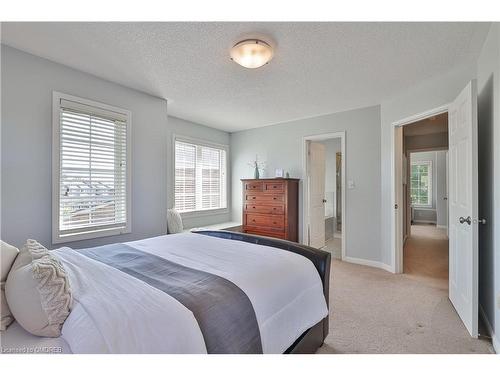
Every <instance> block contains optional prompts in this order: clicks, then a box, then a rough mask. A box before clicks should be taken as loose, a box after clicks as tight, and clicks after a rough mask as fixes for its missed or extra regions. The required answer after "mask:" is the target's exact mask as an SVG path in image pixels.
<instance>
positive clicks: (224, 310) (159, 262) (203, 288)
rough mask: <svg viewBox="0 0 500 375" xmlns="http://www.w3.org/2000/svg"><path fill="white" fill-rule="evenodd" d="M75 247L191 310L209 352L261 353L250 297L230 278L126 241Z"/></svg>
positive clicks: (257, 328) (258, 333)
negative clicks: (148, 250) (151, 252)
mask: <svg viewBox="0 0 500 375" xmlns="http://www.w3.org/2000/svg"><path fill="white" fill-rule="evenodd" d="M77 251H78V252H79V253H80V254H83V255H85V256H87V257H89V258H92V259H94V260H97V261H99V262H102V263H104V264H107V265H109V266H111V267H113V268H116V269H119V270H120V271H123V272H125V273H127V274H128V275H130V276H133V277H135V278H137V279H140V280H142V281H144V282H146V283H148V284H149V285H151V286H153V287H155V288H157V289H159V290H161V291H163V292H165V293H167V294H169V295H170V296H172V297H173V298H175V299H176V300H177V301H179V302H180V303H182V304H183V305H184V306H185V307H186V308H188V309H189V310H191V311H192V312H193V314H194V316H195V318H196V320H197V321H198V324H199V326H200V329H201V332H202V334H203V338H204V339H205V345H206V347H207V352H208V353H219V354H223V353H241V354H243V353H262V342H261V338H260V331H259V325H258V323H257V318H256V316H255V311H254V309H253V306H252V303H251V302H250V300H249V298H248V296H247V295H246V294H245V293H244V292H243V291H242V290H241V289H240V288H239V287H238V286H236V285H235V284H234V283H232V282H231V281H229V280H226V279H224V278H222V277H220V276H217V275H213V274H211V273H208V272H204V271H199V270H196V269H193V268H189V267H185V266H182V265H180V264H177V263H174V262H171V261H169V260H166V259H163V258H161V257H159V256H156V255H153V254H149V253H146V252H143V251H140V250H137V249H135V248H133V247H130V246H128V245H125V244H113V245H105V246H100V247H94V248H90V249H82V250H77ZM165 324H169V322H165Z"/></svg>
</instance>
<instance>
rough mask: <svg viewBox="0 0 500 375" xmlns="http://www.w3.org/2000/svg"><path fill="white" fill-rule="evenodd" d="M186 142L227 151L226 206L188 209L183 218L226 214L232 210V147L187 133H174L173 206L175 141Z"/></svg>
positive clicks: (172, 196)
mask: <svg viewBox="0 0 500 375" xmlns="http://www.w3.org/2000/svg"><path fill="white" fill-rule="evenodd" d="M176 141H179V142H186V143H191V144H194V145H197V146H207V147H212V148H217V149H220V150H224V151H225V152H226V172H225V174H226V207H224V208H214V209H209V210H198V211H188V212H181V213H180V215H181V217H182V218H183V219H189V218H196V217H204V216H212V215H224V214H228V213H229V212H230V210H229V183H230V181H229V164H230V147H229V145H228V144H222V143H216V142H211V141H207V140H205V139H200V138H194V137H189V136H187V135H180V134H177V133H174V134H173V135H172V155H171V158H170V169H171V171H172V175H171V176H170V177H171V181H173V186H172V189H170V202H171V207H174V206H175V142H176Z"/></svg>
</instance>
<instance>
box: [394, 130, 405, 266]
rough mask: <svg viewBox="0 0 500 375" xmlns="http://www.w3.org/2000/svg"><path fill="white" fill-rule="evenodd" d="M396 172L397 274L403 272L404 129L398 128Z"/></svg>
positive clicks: (395, 149)
mask: <svg viewBox="0 0 500 375" xmlns="http://www.w3.org/2000/svg"><path fill="white" fill-rule="evenodd" d="M394 156H395V159H394V170H395V176H394V177H395V181H396V186H395V192H394V196H395V198H396V199H395V202H394V220H395V222H396V226H395V227H396V238H395V241H396V259H395V260H394V264H395V265H396V273H401V272H403V256H402V255H403V220H404V215H403V212H404V210H403V208H404V207H403V205H404V201H403V180H404V179H405V176H403V174H404V173H403V163H404V154H403V128H402V127H398V128H396V129H395V130H394Z"/></svg>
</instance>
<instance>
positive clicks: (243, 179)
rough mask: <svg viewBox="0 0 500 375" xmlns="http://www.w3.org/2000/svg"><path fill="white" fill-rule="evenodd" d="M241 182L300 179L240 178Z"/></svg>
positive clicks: (293, 179) (295, 179)
mask: <svg viewBox="0 0 500 375" xmlns="http://www.w3.org/2000/svg"><path fill="white" fill-rule="evenodd" d="M241 181H273V182H275V181H300V178H279V177H276V178H242V179H241Z"/></svg>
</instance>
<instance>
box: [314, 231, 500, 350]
mask: <svg viewBox="0 0 500 375" xmlns="http://www.w3.org/2000/svg"><path fill="white" fill-rule="evenodd" d="M404 251H405V254H404V259H405V264H404V270H405V273H403V274H400V275H395V274H392V273H389V272H386V271H383V270H381V269H376V268H372V267H366V266H360V265H356V264H351V263H346V262H341V261H339V260H332V269H331V280H330V311H331V312H330V333H329V335H328V337H327V338H326V340H325V343H324V344H323V346H322V347H321V348H319V349H318V353H324V354H334V353H387V354H389V353H493V352H494V351H493V347H492V345H491V343H490V342H489V341H488V340H484V339H473V338H471V337H470V336H469V334H468V332H467V330H466V328H465V326H464V325H463V324H462V321H461V320H460V318H459V317H458V315H457V313H456V311H455V310H454V308H453V306H452V304H451V302H450V301H449V299H448V244H447V238H446V234H445V233H444V232H442V231H440V230H439V229H436V228H435V227H431V226H427V227H424V226H418V227H416V228H412V236H411V237H410V238H408V240H407V242H406V246H405V250H404Z"/></svg>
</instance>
